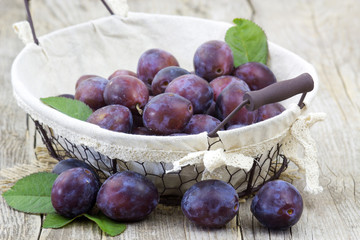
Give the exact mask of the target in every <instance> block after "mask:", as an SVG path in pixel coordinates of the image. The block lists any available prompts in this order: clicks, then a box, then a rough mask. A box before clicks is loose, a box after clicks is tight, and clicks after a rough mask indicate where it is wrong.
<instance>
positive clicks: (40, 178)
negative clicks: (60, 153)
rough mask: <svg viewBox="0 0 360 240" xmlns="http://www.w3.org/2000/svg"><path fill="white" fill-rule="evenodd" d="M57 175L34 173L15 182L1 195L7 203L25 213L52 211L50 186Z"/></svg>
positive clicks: (53, 210)
mask: <svg viewBox="0 0 360 240" xmlns="http://www.w3.org/2000/svg"><path fill="white" fill-rule="evenodd" d="M57 176H58V175H56V174H53V173H46V172H40V173H34V174H31V175H28V176H26V177H24V178H22V179H20V180H19V181H17V182H16V183H15V185H14V186H12V187H11V189H10V190H8V191H6V192H4V193H3V194H2V196H3V197H4V199H5V200H6V202H7V204H8V205H9V206H10V207H12V208H14V209H16V210H18V211H21V212H26V213H54V212H55V209H54V207H53V206H52V203H51V188H52V185H53V183H54V181H55V179H56V177H57Z"/></svg>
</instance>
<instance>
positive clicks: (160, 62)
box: [74, 40, 285, 135]
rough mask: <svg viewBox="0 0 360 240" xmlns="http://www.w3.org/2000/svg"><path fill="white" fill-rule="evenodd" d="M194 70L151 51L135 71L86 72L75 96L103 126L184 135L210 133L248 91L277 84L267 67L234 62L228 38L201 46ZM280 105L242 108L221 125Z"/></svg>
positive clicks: (266, 114)
mask: <svg viewBox="0 0 360 240" xmlns="http://www.w3.org/2000/svg"><path fill="white" fill-rule="evenodd" d="M193 65H194V71H193V72H189V71H188V70H186V69H183V68H181V67H180V66H179V63H178V61H177V60H176V58H175V57H174V56H173V55H172V54H170V53H168V52H167V51H165V50H162V49H149V50H147V51H145V52H144V53H143V54H142V55H141V56H140V58H139V60H138V64H137V72H136V73H135V72H133V71H130V70H125V69H119V70H116V71H115V72H114V73H113V74H111V76H109V77H108V78H104V77H100V76H97V75H83V76H81V77H80V78H79V79H78V81H77V82H76V86H75V89H76V90H75V95H74V98H75V99H77V100H80V101H82V102H84V103H85V104H87V105H88V106H90V108H92V109H93V111H94V112H93V113H92V115H91V116H90V117H89V118H88V119H87V121H88V122H90V123H93V124H96V125H99V126H100V127H102V128H105V129H108V130H112V131H118V132H125V133H132V134H143V135H185V134H197V133H201V132H205V131H206V132H210V131H211V130H213V129H215V127H216V126H218V125H219V124H220V122H221V121H222V120H223V119H224V118H226V116H228V115H229V114H230V113H231V112H232V111H233V110H234V109H235V108H236V107H237V106H238V105H239V104H240V103H241V102H242V101H243V95H244V93H245V92H248V91H253V90H259V89H261V88H264V87H266V86H268V85H270V84H273V83H275V82H276V78H275V75H274V74H273V72H272V71H271V70H270V69H269V67H267V66H266V65H264V64H262V63H258V62H248V63H245V64H242V65H240V66H238V67H235V66H234V58H233V54H232V51H231V49H230V47H229V46H228V45H227V43H226V42H224V41H220V40H211V41H208V42H205V43H203V44H202V45H200V46H199V47H198V48H197V50H196V52H195V54H194V58H193ZM284 110H285V109H284V107H283V106H282V105H281V104H279V103H273V104H268V105H265V106H262V107H261V108H259V109H258V110H256V111H248V110H247V109H245V108H243V109H241V110H240V111H239V112H238V113H237V114H236V115H235V116H234V117H232V118H231V119H230V121H229V122H228V123H227V124H226V125H225V126H224V127H222V128H221V130H225V129H233V128H237V127H242V126H246V125H250V124H253V123H256V122H259V121H263V120H265V119H268V118H271V117H273V116H275V115H278V114H280V113H281V112H282V111H284Z"/></svg>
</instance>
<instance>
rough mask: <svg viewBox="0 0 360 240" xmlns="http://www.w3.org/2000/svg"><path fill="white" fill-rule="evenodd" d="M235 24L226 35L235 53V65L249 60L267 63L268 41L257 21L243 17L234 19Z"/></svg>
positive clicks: (227, 41) (226, 40)
mask: <svg viewBox="0 0 360 240" xmlns="http://www.w3.org/2000/svg"><path fill="white" fill-rule="evenodd" d="M234 23H235V26H233V27H230V28H229V29H228V30H227V32H226V35H225V42H226V43H227V44H228V45H229V46H230V48H231V50H232V52H233V55H234V65H235V67H238V66H239V65H241V64H244V63H247V62H260V63H263V64H266V63H267V58H268V43H267V37H266V35H265V33H264V31H263V30H262V29H261V27H259V26H258V25H257V24H256V23H254V22H252V21H250V20H247V19H242V18H235V19H234Z"/></svg>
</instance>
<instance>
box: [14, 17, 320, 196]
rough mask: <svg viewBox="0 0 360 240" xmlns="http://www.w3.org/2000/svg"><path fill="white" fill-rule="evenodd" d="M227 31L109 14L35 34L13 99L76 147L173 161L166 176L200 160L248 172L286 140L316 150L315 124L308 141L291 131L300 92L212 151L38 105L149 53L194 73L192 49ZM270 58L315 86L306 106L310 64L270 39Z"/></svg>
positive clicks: (220, 26)
mask: <svg viewBox="0 0 360 240" xmlns="http://www.w3.org/2000/svg"><path fill="white" fill-rule="evenodd" d="M126 12H127V11H126ZM230 26H232V24H230V23H225V22H215V21H210V20H205V19H198V18H192V17H180V16H166V15H156V14H144V13H132V12H129V13H128V15H127V17H121V16H109V17H105V18H101V19H97V20H94V21H90V22H87V23H83V24H79V25H75V26H71V27H68V28H65V29H61V30H58V31H55V32H52V33H50V34H47V35H45V36H42V37H40V38H39V41H40V45H39V46H37V45H35V44H34V43H27V45H26V47H25V48H24V49H23V50H22V51H21V52H20V54H19V55H18V56H17V58H16V59H15V61H14V63H13V67H12V84H13V90H14V96H15V97H16V99H17V102H18V104H19V105H20V106H21V107H22V108H23V109H24V110H25V111H26V112H27V113H29V114H30V115H31V116H32V117H33V118H34V119H35V120H39V121H40V122H42V123H44V124H46V125H47V126H49V127H50V128H52V129H53V130H54V132H55V133H56V134H58V135H60V136H63V137H65V138H66V139H67V140H69V141H71V142H73V143H76V144H79V145H80V144H84V145H86V146H89V147H90V148H93V149H95V150H96V151H99V152H101V153H102V154H104V155H106V156H108V157H110V158H117V159H122V160H124V161H144V162H149V163H151V162H156V163H158V162H164V163H169V164H173V165H172V167H169V168H168V169H167V170H169V171H170V170H171V168H173V170H174V169H175V170H178V169H179V167H181V166H186V165H187V164H200V163H201V164H204V166H205V168H206V169H205V172H204V176H205V175H207V176H211V175H212V173H216V171H218V170H219V169H220V168H221V166H224V165H229V166H234V167H235V166H236V167H238V168H243V169H249V168H250V167H251V163H252V160H251V159H252V158H253V157H254V156H256V155H257V154H259V153H263V152H267V151H269V149H271V148H272V147H273V146H275V145H276V144H277V143H281V142H283V140H284V139H285V138H286V137H289V136H292V137H294V138H296V139H297V140H298V142H300V144H301V145H303V146H304V143H303V142H305V143H306V144H309V145H310V147H307V148H305V149H310V148H311V149H314V148H315V143H314V142H313V140H312V139H311V137H310V135H309V134H307V132H308V128H309V127H310V125H312V124H308V125H306V130H305V131H306V136H300V135H299V134H298V135H296V133H295V134H293V133H292V131H291V130H292V129H293V128H294V125H293V124H294V123H295V122H296V121H299V120H301V119H302V116H303V115H304V111H305V110H306V107H305V108H304V109H303V110H300V109H299V107H298V106H297V105H296V103H297V102H298V100H299V98H300V95H298V96H295V97H292V98H290V99H288V100H286V101H283V102H282V104H283V105H284V106H285V107H286V111H284V112H283V113H282V114H281V115H279V116H276V117H274V118H272V119H269V120H267V121H264V122H260V123H257V124H254V125H251V126H247V127H244V128H239V129H233V130H229V131H220V132H218V134H219V138H220V139H221V142H222V144H218V145H216V146H215V147H212V148H211V150H210V151H208V147H209V143H208V142H209V139H208V137H207V135H206V133H202V134H198V135H189V136H166V137H164V136H138V135H131V134H125V133H117V132H112V131H108V130H104V129H102V128H100V127H98V126H96V125H93V124H90V123H86V122H83V121H80V120H76V119H73V118H70V117H68V116H66V115H64V114H62V113H60V112H58V111H56V110H54V109H52V108H50V107H48V106H46V105H44V104H42V103H41V101H40V100H39V98H40V97H48V96H54V95H58V94H61V93H74V86H75V82H76V80H77V79H78V77H79V76H81V75H83V74H96V75H101V76H104V77H107V76H109V75H110V74H111V73H113V72H114V71H115V70H116V69H119V68H121V69H128V70H132V71H136V65H137V60H138V58H139V57H140V55H141V54H142V53H143V52H144V51H146V50H147V49H150V48H161V49H164V50H166V51H168V52H171V53H172V54H173V55H174V56H175V57H176V58H177V60H178V61H179V63H180V66H181V67H183V68H185V69H187V70H189V71H191V70H193V65H192V60H193V54H194V52H195V50H196V48H197V47H198V46H200V44H202V43H203V42H205V41H208V40H212V39H220V40H223V39H224V36H225V32H226V30H227V29H228V28H229V27H230ZM269 55H270V59H269V66H270V68H271V69H272V70H273V71H274V73H275V75H276V76H277V79H278V80H279V81H281V80H285V79H289V78H292V77H295V76H297V75H299V74H301V73H304V72H308V73H309V74H310V75H311V76H312V77H313V79H314V82H315V89H314V90H313V91H312V92H310V93H308V94H307V96H306V98H305V104H306V106H309V105H310V103H311V101H312V99H313V98H314V96H315V94H316V91H317V88H318V77H317V74H316V71H315V69H314V68H313V66H312V65H311V64H309V63H308V62H306V61H305V60H303V59H301V58H300V57H298V56H297V55H295V54H294V53H291V52H289V51H288V50H285V49H283V48H281V47H280V46H278V45H276V44H274V43H272V42H269ZM288 152H289V151H288ZM292 157H294V158H296V156H292ZM308 159H310V160H311V163H310V162H309V161H306V162H305V163H304V164H301V163H300V161H296V163H298V164H299V165H300V166H301V168H302V169H307V168H306V166H305V165H306V164H309V165H311V168H314V169H315V171H318V170H316V169H317V168H318V167H317V162H316V156H315V154H312V156H311V157H309V155H308ZM154 166H155V165H154ZM154 168H156V167H154ZM306 172H307V173H308V172H309V171H306ZM315 175H316V174H315ZM315 175H314V176H315ZM204 176H203V177H204ZM218 176H219V175H218ZM315 178H316V177H315ZM307 180H308V181H311V183H309V184H308V185H307V186H308V189H309V191H312V189H317V190H318V189H319V186H318V182H316V181H317V180H316V179H314V178H307ZM317 190H316V191H313V192H317Z"/></svg>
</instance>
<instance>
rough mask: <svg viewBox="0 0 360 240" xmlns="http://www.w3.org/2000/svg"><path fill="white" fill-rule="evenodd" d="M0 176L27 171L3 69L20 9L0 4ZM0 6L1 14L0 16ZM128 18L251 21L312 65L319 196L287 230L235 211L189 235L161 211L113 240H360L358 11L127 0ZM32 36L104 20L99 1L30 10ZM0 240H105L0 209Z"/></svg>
mask: <svg viewBox="0 0 360 240" xmlns="http://www.w3.org/2000/svg"><path fill="white" fill-rule="evenodd" d="M0 5H1V6H2V7H0V46H1V47H0V56H1V61H0V73H1V75H0V84H1V86H2V89H3V91H2V94H0V112H1V114H2V115H1V117H0V146H1V149H0V168H1V169H2V168H5V167H9V166H13V165H14V164H19V163H27V162H29V161H30V156H31V155H32V153H31V150H29V148H24V147H23V146H24V145H27V144H28V143H29V141H30V140H29V138H28V137H27V136H26V133H25V129H26V126H25V114H24V113H23V111H22V110H21V109H20V108H18V107H17V106H16V102H15V99H14V98H13V97H12V92H11V91H12V90H11V83H10V67H11V63H12V60H13V58H14V57H15V56H16V54H17V53H18V52H19V51H20V49H21V48H22V43H21V42H20V41H19V40H18V39H17V37H16V36H15V34H14V33H13V32H12V29H11V24H12V23H13V22H15V21H20V20H24V19H25V12H24V10H23V8H22V7H23V2H22V1H21V0H14V1H10V2H7V3H6V4H5V3H4V1H0ZM3 6H4V7H3ZM129 6H130V10H131V11H142V12H150V13H162V14H177V15H188V16H195V17H203V18H209V19H214V20H221V21H228V22H231V20H232V19H233V18H235V17H244V18H250V19H252V20H254V21H255V22H256V23H258V24H259V25H260V26H262V27H263V28H264V30H265V32H266V33H267V35H268V38H269V40H270V41H272V42H275V43H277V44H279V45H281V46H283V47H285V48H287V49H289V50H291V51H293V52H295V53H296V54H298V55H300V56H302V57H303V58H305V59H307V60H308V61H309V62H311V63H312V64H313V65H314V66H315V68H316V69H317V71H318V74H319V78H320V89H319V92H318V95H317V98H316V99H315V100H314V102H313V103H312V105H311V106H310V108H309V111H310V112H316V111H323V112H326V113H328V118H327V120H326V121H325V122H323V123H319V124H318V125H315V126H314V127H313V129H312V134H313V136H314V138H315V140H316V142H317V144H318V153H319V166H320V169H321V178H320V182H321V184H322V186H323V187H324V192H323V193H320V194H318V195H315V196H314V195H310V194H307V193H304V192H303V191H302V189H303V187H304V183H303V180H295V181H294V185H295V186H296V187H298V188H299V189H300V190H301V192H302V194H303V197H304V203H305V208H304V212H303V216H302V218H301V219H300V221H299V222H298V224H296V225H295V226H294V227H292V228H291V229H290V230H286V231H269V230H268V229H267V228H264V227H262V226H261V225H260V224H259V223H258V222H257V220H256V219H255V218H254V217H253V216H252V214H251V213H250V211H249V208H250V200H248V201H247V202H246V203H243V204H241V206H240V210H239V212H240V214H239V216H238V218H237V219H234V220H233V221H232V222H231V223H229V224H228V225H227V226H226V228H224V229H220V230H208V229H203V228H199V227H196V226H195V225H193V224H192V223H190V222H189V221H188V220H187V219H186V218H184V216H183V215H182V213H181V210H180V208H179V207H164V206H159V208H158V209H156V211H155V212H154V213H153V214H151V215H150V216H149V217H148V218H147V219H146V220H144V221H142V222H139V223H132V224H129V225H128V228H127V230H126V231H125V233H124V234H122V235H120V236H118V237H115V238H111V239H310V238H313V239H357V238H358V237H359V236H360V224H359V222H360V213H359V211H357V210H358V209H359V205H360V203H359V196H360V193H359V191H360V190H359V187H358V186H359V182H360V166H359V164H360V162H359V161H357V160H358V159H359V158H360V151H359V150H360V144H358V143H357V139H359V137H360V131H359V130H360V122H359V121H358V119H359V117H360V111H359V109H360V103H359V99H360V96H359V94H360V84H359V81H358V77H359V73H360V72H359V70H358V66H359V65H360V48H358V43H359V42H360V35H359V34H357V33H358V32H359V31H360V21H358V20H357V15H358V12H360V3H359V2H358V1H354V0H344V1H340V2H339V1H336V0H332V1H324V0H322V1H285V0H271V1H260V0H252V1H245V0H244V1H235V2H230V1H226V0H220V1H205V0H196V1H188V0H176V1H166V0H152V1H138V0H131V1H129ZM32 9H33V16H34V22H35V26H36V29H37V33H38V35H42V34H46V33H48V32H50V31H53V30H56V29H59V28H63V27H66V26H69V25H72V24H76V23H81V22H84V21H88V20H91V19H94V18H97V17H102V16H106V15H107V14H108V12H107V11H106V9H105V8H104V7H103V6H102V5H101V3H100V1H97V0H91V1H86V3H85V2H83V1H81V0H76V1H70V0H64V1H61V2H59V1H45V0H39V1H32ZM0 211H1V212H0V214H1V216H0V238H1V239H23V238H24V236H26V239H37V238H38V236H39V235H40V239H59V238H60V237H61V238H67V239H110V237H108V236H105V235H104V234H102V233H101V231H99V229H98V228H97V227H96V226H95V225H94V224H91V223H84V222H78V223H75V224H71V225H69V226H68V227H65V228H63V229H57V230H54V229H41V217H40V216H38V215H27V214H23V213H19V212H16V211H13V210H11V209H10V208H9V207H8V206H7V205H6V203H5V202H4V200H3V199H1V202H0Z"/></svg>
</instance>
